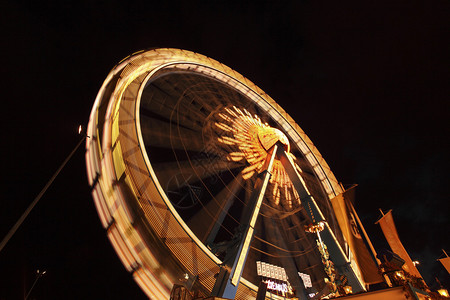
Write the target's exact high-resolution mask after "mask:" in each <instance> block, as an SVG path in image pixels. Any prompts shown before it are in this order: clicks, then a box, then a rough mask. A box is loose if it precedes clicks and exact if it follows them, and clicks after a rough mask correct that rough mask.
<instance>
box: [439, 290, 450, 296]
mask: <svg viewBox="0 0 450 300" xmlns="http://www.w3.org/2000/svg"><path fill="white" fill-rule="evenodd" d="M438 293H439V295H441V296H443V297H450V296H449V294H448V291H447V290H446V289H440V290H438Z"/></svg>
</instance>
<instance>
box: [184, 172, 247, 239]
mask: <svg viewBox="0 0 450 300" xmlns="http://www.w3.org/2000/svg"><path fill="white" fill-rule="evenodd" d="M242 181H243V179H242V177H241V176H238V177H234V178H233V180H232V181H231V182H230V183H229V184H228V185H226V186H225V187H224V188H223V189H222V190H221V191H220V192H219V193H218V194H217V195H215V196H214V197H212V198H211V201H209V202H208V203H206V205H204V206H203V208H202V209H201V210H199V211H198V212H197V213H196V214H195V215H194V216H193V217H192V218H191V220H190V221H189V222H188V224H189V225H190V227H191V228H193V230H194V232H199V233H200V234H199V235H198V237H199V238H200V240H202V241H203V242H204V244H205V245H211V244H212V243H213V242H214V240H215V239H216V236H217V234H218V232H219V229H220V228H221V226H222V224H223V221H224V219H225V216H226V215H227V214H228V211H229V209H230V207H231V206H232V205H233V203H234V201H235V199H236V198H237V197H238V194H239V190H240V189H241V188H242ZM205 224H209V225H208V226H207V228H206V229H205Z"/></svg>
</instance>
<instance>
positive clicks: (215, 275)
mask: <svg viewBox="0 0 450 300" xmlns="http://www.w3.org/2000/svg"><path fill="white" fill-rule="evenodd" d="M317 114H318V118H320V112H318V113H317ZM87 134H88V135H89V136H90V137H91V138H90V139H89V140H87V142H86V165H87V174H88V180H89V184H90V185H91V187H92V195H93V198H94V201H95V205H96V208H97V211H98V213H99V216H100V220H101V222H102V225H103V226H104V227H105V229H106V230H107V234H108V237H109V239H110V241H111V243H112V245H113V247H114V249H115V250H116V252H117V254H118V256H119V257H120V259H121V261H122V263H123V264H124V266H125V268H126V269H127V270H128V271H129V272H131V273H132V274H133V278H134V279H135V280H136V282H137V283H138V284H139V286H140V287H141V288H142V289H143V291H144V292H145V293H146V294H147V295H148V296H149V297H150V298H151V299H169V297H170V293H171V290H172V288H173V286H174V285H175V286H180V285H181V286H183V287H184V289H186V290H188V291H192V292H194V291H195V294H196V295H197V296H198V297H209V296H211V295H212V296H217V297H223V298H229V299H254V298H255V297H256V296H257V293H258V286H259V285H260V282H261V277H260V276H259V275H258V272H257V264H256V262H258V261H259V262H267V263H268V264H271V265H273V266H279V267H280V268H283V270H285V273H286V279H287V280H288V281H289V287H291V288H292V292H290V293H289V295H288V294H287V293H285V294H284V295H279V294H277V292H275V291H273V290H270V289H269V290H267V293H266V297H268V298H269V297H271V299H283V298H285V297H286V296H288V297H296V298H300V299H307V298H308V295H309V294H312V293H313V294H315V293H318V292H321V291H322V292H323V291H324V290H327V289H329V294H334V295H336V294H339V293H340V294H342V293H343V291H344V290H345V291H347V292H348V291H349V290H352V291H353V292H354V293H355V292H360V291H364V290H365V289H366V286H367V285H368V284H370V283H373V282H375V281H376V280H378V279H373V278H369V277H368V276H366V275H365V274H364V273H365V272H364V270H365V266H366V265H368V264H369V265H370V264H371V265H372V266H374V267H375V268H376V263H375V262H376V260H371V259H372V258H373V257H374V255H373V253H371V252H370V251H368V250H367V249H365V254H366V255H365V257H369V259H368V260H367V259H366V260H365V261H364V260H361V259H358V257H359V255H358V254H357V252H358V251H356V250H355V249H356V248H355V247H353V246H352V245H355V243H354V242H353V238H354V237H351V236H349V232H350V226H353V225H355V224H353V223H351V222H350V219H351V216H354V211H352V207H351V206H349V203H348V201H347V202H345V201H342V199H344V198H345V197H344V196H343V195H344V190H343V188H342V187H341V185H340V184H339V183H338V181H337V180H336V178H335V177H334V175H333V173H332V172H331V170H330V168H329V167H328V165H327V164H326V162H325V160H324V159H323V158H322V156H321V155H320V153H319V151H318V150H317V149H316V148H315V146H314V145H313V143H312V142H311V141H310V139H309V138H308V137H307V136H306V134H305V133H304V132H303V131H302V130H301V129H300V127H299V126H298V125H297V124H296V123H295V122H294V120H293V119H292V118H291V117H290V116H289V115H288V114H287V113H286V112H285V111H284V110H283V109H282V108H281V107H280V106H279V105H278V104H277V103H276V102H275V101H274V100H273V99H271V98H270V97H269V96H268V95H267V94H266V93H264V92H263V91H262V90H261V89H260V88H258V87H257V86H256V85H255V84H253V83H252V82H251V81H249V80H248V79H246V78H245V77H243V76H242V75H240V74H239V73H237V72H236V71H234V70H232V69H230V68H229V67H227V66H225V65H223V64H221V63H219V62H217V61H215V60H213V59H210V58H208V57H206V56H203V55H200V54H197V53H193V52H190V51H185V50H179V49H168V48H164V49H152V50H148V51H142V52H138V53H135V54H133V55H131V56H129V57H127V58H125V59H124V60H122V62H120V63H119V64H118V65H117V66H115V67H114V68H113V69H112V70H111V72H110V73H109V75H108V77H107V78H106V80H105V82H104V83H103V86H102V87H101V89H100V91H99V93H98V95H97V98H96V100H95V103H94V106H93V109H92V112H91V115H90V120H89V125H88V131H87ZM337 208H338V209H337ZM319 224H320V227H321V230H317V231H315V232H314V234H311V228H318V227H317V226H319ZM352 224H353V225H352ZM314 226H316V227H314ZM356 227H358V226H356ZM356 227H355V226H353V227H352V228H353V230H354V229H355V228H356ZM357 234H358V235H360V236H359V237H358V238H361V236H364V234H363V233H361V234H360V233H359V232H357ZM350 240H351V241H350ZM317 241H319V243H318V242H317ZM367 241H368V239H366V242H365V243H366V244H367ZM368 243H369V245H370V241H368ZM331 263H332V265H333V269H330V265H331ZM275 270H276V268H275ZM330 270H332V271H330ZM299 273H301V274H307V275H308V276H310V278H311V283H312V287H305V285H304V284H303V281H302V278H301V277H300V276H299ZM280 284H281V283H280ZM274 286H277V285H274ZM330 286H332V288H330ZM344 287H347V289H344ZM348 287H351V289H348ZM263 296H264V295H263Z"/></svg>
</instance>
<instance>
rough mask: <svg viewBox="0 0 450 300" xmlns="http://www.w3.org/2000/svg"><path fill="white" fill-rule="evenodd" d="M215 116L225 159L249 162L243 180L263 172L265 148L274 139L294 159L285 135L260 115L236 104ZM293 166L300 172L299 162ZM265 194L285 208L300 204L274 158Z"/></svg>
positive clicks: (243, 173)
mask: <svg viewBox="0 0 450 300" xmlns="http://www.w3.org/2000/svg"><path fill="white" fill-rule="evenodd" d="M217 116H218V117H219V118H218V120H217V121H216V122H214V126H215V127H216V128H217V130H218V131H221V132H222V134H219V137H218V138H217V141H218V142H219V143H220V144H221V145H222V146H223V147H225V148H227V152H228V154H227V160H229V161H233V162H239V161H244V160H245V161H246V162H247V163H248V166H247V167H245V168H244V169H243V170H242V177H243V178H244V179H245V180H247V179H250V178H251V177H253V176H254V175H255V174H257V173H259V172H261V171H262V168H263V165H264V161H265V160H266V157H267V155H269V152H268V151H269V150H270V149H271V148H272V147H273V145H275V144H276V143H277V142H281V144H282V145H283V147H284V150H285V151H286V152H287V153H288V155H289V156H290V157H291V158H292V159H293V160H294V161H295V160H296V159H295V157H294V155H292V154H291V153H290V152H289V151H290V145H289V140H288V138H287V137H286V135H284V133H283V132H281V131H280V130H278V129H276V128H273V127H270V126H269V125H268V124H267V123H263V122H262V121H261V119H260V118H259V116H257V115H252V114H250V113H249V112H248V111H247V110H246V109H240V108H238V107H235V106H233V107H226V108H224V109H223V110H222V111H221V112H219V113H218V114H217ZM230 148H231V149H230ZM296 167H297V170H299V171H300V172H301V170H300V167H299V166H298V165H296ZM266 197H267V198H268V199H269V202H270V203H271V204H272V206H278V205H281V206H282V207H284V208H285V209H288V210H290V209H292V208H294V207H297V206H298V205H300V198H299V196H298V194H297V191H296V190H295V188H294V187H293V185H292V182H291V180H290V179H289V177H288V175H287V174H286V171H285V170H284V168H283V166H282V165H281V162H280V161H278V160H275V161H274V165H273V170H272V177H271V178H270V181H269V188H268V189H267V192H266Z"/></svg>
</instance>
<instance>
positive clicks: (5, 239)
mask: <svg viewBox="0 0 450 300" xmlns="http://www.w3.org/2000/svg"><path fill="white" fill-rule="evenodd" d="M80 128H81V127H80ZM86 138H88V136H86V135H85V136H84V137H83V138H82V139H81V140H80V141H79V142H78V144H77V145H76V146H75V148H74V149H73V150H72V152H70V154H69V156H67V158H66V159H65V160H64V161H63V163H62V164H61V165H60V166H59V168H58V170H56V172H55V174H53V176H52V178H50V180H49V181H48V182H47V184H46V185H45V186H44V188H43V189H42V190H41V192H40V193H39V194H38V195H37V196H36V198H34V200H33V202H31V204H30V205H29V206H28V208H27V209H26V210H25V212H24V213H23V214H22V216H21V217H20V218H19V220H17V222H16V224H14V226H13V227H12V228H11V229H10V230H9V232H8V234H6V236H5V237H4V238H3V240H2V242H1V244H0V252H1V251H2V250H3V248H4V247H5V246H6V244H7V243H8V241H9V240H10V239H11V238H12V236H13V235H14V233H16V231H17V229H19V227H20V225H22V223H23V221H25V219H26V218H27V217H28V215H29V214H30V212H31V211H32V210H33V208H34V207H35V206H36V204H37V203H38V202H39V200H41V198H42V196H43V195H44V194H45V192H46V191H47V189H48V188H49V187H50V185H52V183H53V181H54V180H55V179H56V177H57V176H58V175H59V173H60V172H61V170H62V169H63V168H64V167H65V165H66V164H67V162H68V161H69V160H70V159H71V158H72V156H73V155H74V153H75V152H76V151H77V150H78V148H79V147H80V145H81V144H82V143H83V141H84V140H85V139H86Z"/></svg>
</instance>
